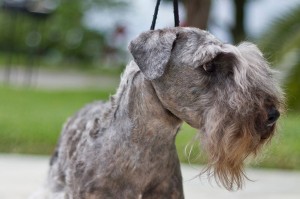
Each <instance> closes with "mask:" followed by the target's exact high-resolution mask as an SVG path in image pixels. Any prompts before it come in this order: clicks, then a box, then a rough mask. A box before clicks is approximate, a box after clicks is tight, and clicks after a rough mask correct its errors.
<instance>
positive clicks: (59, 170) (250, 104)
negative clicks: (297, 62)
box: [34, 28, 284, 199]
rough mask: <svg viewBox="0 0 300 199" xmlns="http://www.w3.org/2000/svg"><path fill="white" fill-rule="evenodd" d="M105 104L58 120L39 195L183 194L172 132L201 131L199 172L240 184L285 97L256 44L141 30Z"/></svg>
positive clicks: (54, 198)
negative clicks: (202, 167) (203, 158)
mask: <svg viewBox="0 0 300 199" xmlns="http://www.w3.org/2000/svg"><path fill="white" fill-rule="evenodd" d="M129 50H130V52H131V53H132V55H133V57H134V61H132V62H130V63H129V64H128V65H127V67H126V70H125V72H124V74H123V76H122V80H121V83H120V87H119V89H118V91H117V93H116V95H115V96H113V97H112V98H111V100H110V101H109V102H106V103H104V102H95V103H93V104H90V105H88V106H86V107H85V108H83V109H82V110H81V111H79V112H78V113H77V114H76V115H75V116H73V117H72V118H70V119H69V120H68V122H67V123H66V124H65V126H64V129H63V132H62V135H61V138H60V141H59V143H58V146H57V149H56V152H55V153H54V155H53V157H52V159H51V167H50V171H49V177H48V181H47V184H46V186H45V188H44V189H43V190H41V191H40V192H38V193H36V195H35V196H34V197H35V198H39V199H63V198H67V199H109V198H111V199H118V198H120V199H121V198H122V199H124V198H127V199H134V198H136V199H165V198H168V199H170V198H171V199H182V198H184V196H183V189H182V178H181V172H180V163H179V161H178V157H177V153H176V147H175V137H176V134H177V131H178V129H179V127H180V126H181V124H182V122H183V121H185V122H187V123H188V124H189V125H191V126H192V127H194V128H196V129H199V136H198V137H199V138H200V142H201V146H202V147H203V149H204V151H205V152H206V154H207V157H208V164H207V169H206V170H207V171H208V172H209V174H211V175H213V176H214V177H215V179H216V181H217V182H219V183H220V184H222V185H223V186H224V187H225V188H227V189H229V190H232V189H235V188H241V186H242V184H243V178H244V176H245V174H244V172H243V162H244V160H245V158H246V157H248V156H249V155H251V154H254V155H255V154H257V153H258V151H259V149H260V148H261V147H262V146H263V145H264V144H265V143H267V142H268V141H269V140H270V139H271V137H272V135H273V134H274V131H275V126H276V120H277V118H278V117H279V114H280V112H281V111H282V108H283V101H284V98H283V94H282V92H281V90H280V88H279V86H278V84H277V82H276V80H275V78H274V74H273V73H274V72H273V71H272V70H271V69H270V68H269V66H268V63H267V62H266V61H265V59H264V58H263V56H262V53H261V52H260V51H259V50H258V49H257V47H256V46H255V45H254V44H251V43H247V42H245V43H242V44H240V45H238V46H232V45H230V44H224V43H222V42H220V41H219V40H217V39H216V38H215V37H214V36H212V35H211V34H209V33H208V32H206V31H203V30H199V29H196V28H170V29H163V30H155V31H148V32H145V33H142V34H141V35H140V36H139V37H138V38H136V39H135V40H133V41H132V42H131V43H130V46H129Z"/></svg>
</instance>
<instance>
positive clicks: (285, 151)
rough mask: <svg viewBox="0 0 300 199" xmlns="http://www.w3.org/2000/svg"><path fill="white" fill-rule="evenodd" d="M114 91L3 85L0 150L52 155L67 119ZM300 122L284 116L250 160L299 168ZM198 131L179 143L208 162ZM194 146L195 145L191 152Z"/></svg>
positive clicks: (185, 155)
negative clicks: (269, 139)
mask: <svg viewBox="0 0 300 199" xmlns="http://www.w3.org/2000/svg"><path fill="white" fill-rule="evenodd" d="M112 93H113V91H99V90H82V91H42V90H32V89H24V88H23V89H18V88H8V87H0V152H2V153H3V152H6V153H26V154H51V153H52V151H53V149H54V147H55V144H56V142H57V138H58V136H59V134H60V131H61V128H62V125H63V123H64V122H65V121H66V118H67V117H68V116H70V115H72V114H73V113H75V112H76V111H77V110H78V109H79V108H81V107H82V106H83V105H84V104H86V103H89V102H92V101H95V100H98V99H105V100H106V99H108V96H109V95H110V94H112ZM299 122H300V115H299V114H297V113H289V114H287V116H285V117H283V118H282V119H281V122H280V123H281V129H280V130H279V132H278V134H277V136H276V137H275V139H273V141H272V143H271V144H270V145H269V146H268V147H266V150H264V151H265V152H264V154H263V158H259V161H251V165H252V166H262V167H266V168H283V169H298V170H300V126H299ZM195 133H196V130H194V129H192V128H191V127H189V126H188V125H186V124H184V125H183V127H182V130H181V131H180V133H179V135H178V136H177V139H176V145H177V149H178V153H179V157H180V160H181V161H182V162H190V163H205V160H204V158H203V157H202V156H201V152H200V150H199V147H198V142H193V140H194V139H193V138H194V136H195ZM186 146H187V147H186ZM191 146H194V147H193V150H192V151H191V152H190V149H191ZM189 154H190V155H189ZM199 154H200V155H199Z"/></svg>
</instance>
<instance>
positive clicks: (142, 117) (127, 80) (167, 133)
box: [112, 61, 182, 139]
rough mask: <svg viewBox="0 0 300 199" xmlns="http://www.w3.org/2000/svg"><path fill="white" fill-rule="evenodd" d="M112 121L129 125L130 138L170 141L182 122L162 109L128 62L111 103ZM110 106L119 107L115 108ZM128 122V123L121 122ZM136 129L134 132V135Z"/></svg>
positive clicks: (149, 87) (139, 75)
mask: <svg viewBox="0 0 300 199" xmlns="http://www.w3.org/2000/svg"><path fill="white" fill-rule="evenodd" d="M112 103H113V107H114V111H113V117H114V118H113V119H114V120H115V121H116V120H117V121H119V122H121V123H123V122H124V123H131V127H130V128H131V130H130V133H132V136H134V134H137V135H136V136H137V138H139V139H140V138H142V137H143V134H144V135H145V136H154V137H157V136H158V137H160V138H163V139H174V137H175V136H176V133H177V131H178V129H179V127H180V125H181V124H182V121H181V120H180V119H178V118H177V117H176V116H174V115H173V114H172V113H170V112H169V111H168V110H167V109H165V108H164V106H163V105H162V103H161V102H160V100H159V99H158V97H157V95H156V92H155V90H154V88H153V86H152V84H151V82H150V81H149V80H146V79H145V78H144V75H143V74H142V73H141V72H140V70H139V68H138V66H137V65H136V64H135V63H134V62H133V61H132V62H130V63H129V64H128V66H127V67H126V70H125V71H124V74H123V76H122V79H121V83H120V87H119V89H118V91H117V93H116V95H115V96H114V99H113V102H112ZM114 104H119V106H115V105H114ZM125 120H129V121H125ZM136 129H138V132H135V131H136Z"/></svg>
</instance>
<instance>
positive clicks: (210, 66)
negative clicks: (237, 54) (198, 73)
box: [203, 62, 216, 73]
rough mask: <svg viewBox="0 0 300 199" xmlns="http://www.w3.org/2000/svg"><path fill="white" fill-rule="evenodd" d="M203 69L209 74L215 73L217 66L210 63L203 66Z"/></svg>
mask: <svg viewBox="0 0 300 199" xmlns="http://www.w3.org/2000/svg"><path fill="white" fill-rule="evenodd" d="M203 69H204V71H205V72H207V73H213V72H215V70H216V64H215V63H213V62H209V63H206V64H204V65H203Z"/></svg>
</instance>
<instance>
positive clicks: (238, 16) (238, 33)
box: [231, 0, 247, 43]
mask: <svg viewBox="0 0 300 199" xmlns="http://www.w3.org/2000/svg"><path fill="white" fill-rule="evenodd" d="M246 2H247V0H234V4H233V5H234V8H235V16H234V19H235V25H234V26H233V27H232V28H231V32H232V37H233V40H234V42H235V43H238V42H240V41H243V40H245V38H246V31H245V23H244V22H245V10H244V9H245V5H246Z"/></svg>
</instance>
